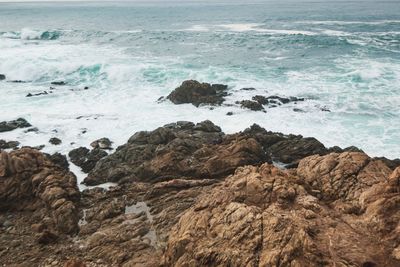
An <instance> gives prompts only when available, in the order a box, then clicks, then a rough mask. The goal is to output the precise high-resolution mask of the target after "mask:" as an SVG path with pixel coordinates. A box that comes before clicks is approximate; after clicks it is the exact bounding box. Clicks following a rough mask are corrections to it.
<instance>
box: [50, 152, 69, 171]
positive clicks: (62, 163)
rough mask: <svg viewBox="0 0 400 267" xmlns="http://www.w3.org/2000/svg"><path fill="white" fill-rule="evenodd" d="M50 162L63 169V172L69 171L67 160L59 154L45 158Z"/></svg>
mask: <svg viewBox="0 0 400 267" xmlns="http://www.w3.org/2000/svg"><path fill="white" fill-rule="evenodd" d="M47 157H48V158H49V159H50V161H51V162H53V163H54V164H55V165H57V166H59V167H60V168H62V169H64V170H68V169H69V163H68V160H67V157H66V156H65V155H63V154H61V153H58V152H56V153H54V154H52V155H48V156H47Z"/></svg>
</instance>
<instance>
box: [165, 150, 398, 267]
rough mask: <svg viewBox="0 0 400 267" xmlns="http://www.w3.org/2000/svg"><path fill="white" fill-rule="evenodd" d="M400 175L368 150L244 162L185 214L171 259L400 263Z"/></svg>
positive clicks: (189, 262)
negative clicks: (290, 161)
mask: <svg viewBox="0 0 400 267" xmlns="http://www.w3.org/2000/svg"><path fill="white" fill-rule="evenodd" d="M399 175H400V169H398V170H397V171H395V172H394V173H393V174H392V175H391V171H390V169H389V168H388V167H387V166H386V165H385V164H383V163H382V162H381V161H374V160H371V159H370V158H369V157H368V156H366V155H365V154H362V153H343V154H330V155H327V156H324V157H321V156H312V157H310V158H306V159H304V160H302V161H301V162H300V164H299V167H298V169H297V171H295V170H293V171H286V172H285V171H281V170H278V169H276V168H275V167H273V166H271V165H269V164H264V165H262V166H261V167H243V168H239V169H238V170H237V171H236V173H235V175H233V176H231V177H229V178H227V179H226V180H225V181H224V182H223V183H222V184H221V185H219V186H217V187H216V188H214V189H213V190H212V191H211V192H207V194H204V195H202V196H200V198H199V200H198V202H197V203H196V204H195V205H194V206H193V207H191V208H190V209H189V210H188V211H187V212H186V213H185V214H184V215H183V216H182V217H181V219H180V221H179V223H178V224H176V225H175V226H174V228H173V230H172V232H171V234H170V237H169V242H168V246H167V250H166V252H165V254H164V262H163V263H164V265H165V266H398V265H399V264H400V257H399V247H397V245H398V243H397V242H398V240H399V237H400V233H399V231H398V228H399V216H400V210H399V209H398V207H399V204H400V195H399V184H398V181H399V179H400V176H399ZM395 240H397V241H395Z"/></svg>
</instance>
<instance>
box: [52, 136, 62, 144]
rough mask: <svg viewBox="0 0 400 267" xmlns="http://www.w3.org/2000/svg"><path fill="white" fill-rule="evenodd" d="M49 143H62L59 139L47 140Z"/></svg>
mask: <svg viewBox="0 0 400 267" xmlns="http://www.w3.org/2000/svg"><path fill="white" fill-rule="evenodd" d="M49 143H50V144H52V145H59V144H61V143H62V141H61V139H59V138H57V137H52V138H50V140H49Z"/></svg>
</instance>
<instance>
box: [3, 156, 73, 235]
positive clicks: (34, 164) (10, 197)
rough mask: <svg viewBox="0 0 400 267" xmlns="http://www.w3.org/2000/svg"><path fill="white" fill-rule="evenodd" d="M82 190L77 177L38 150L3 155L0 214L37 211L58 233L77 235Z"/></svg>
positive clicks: (49, 226)
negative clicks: (78, 205) (49, 220)
mask: <svg viewBox="0 0 400 267" xmlns="http://www.w3.org/2000/svg"><path fill="white" fill-rule="evenodd" d="M79 197H80V194H79V190H78V187H77V184H76V177H75V175H73V174H72V173H70V172H66V171H65V170H63V169H61V168H59V167H58V166H56V165H54V164H53V163H52V162H51V161H50V160H48V159H47V158H46V157H45V156H44V154H42V153H40V152H39V151H37V150H34V149H29V148H23V149H20V150H16V151H13V152H10V153H7V152H5V151H3V152H1V154H0V211H12V210H19V211H20V210H36V212H37V213H38V214H40V213H41V214H43V217H45V216H49V217H50V218H51V224H53V225H46V227H48V228H52V226H54V227H55V228H56V230H58V231H60V232H61V233H65V234H73V233H76V232H77V231H78V220H79V218H78V210H77V203H78V201H79Z"/></svg>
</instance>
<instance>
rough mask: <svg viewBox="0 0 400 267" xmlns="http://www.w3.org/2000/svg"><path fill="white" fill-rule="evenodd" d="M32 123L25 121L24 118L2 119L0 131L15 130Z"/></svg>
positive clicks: (29, 125)
mask: <svg viewBox="0 0 400 267" xmlns="http://www.w3.org/2000/svg"><path fill="white" fill-rule="evenodd" d="M31 126H32V125H31V124H30V123H29V122H27V121H26V120H25V119H24V118H19V119H16V120H12V121H2V122H0V132H8V131H12V130H15V129H17V128H26V127H31Z"/></svg>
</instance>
